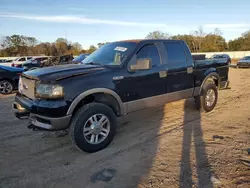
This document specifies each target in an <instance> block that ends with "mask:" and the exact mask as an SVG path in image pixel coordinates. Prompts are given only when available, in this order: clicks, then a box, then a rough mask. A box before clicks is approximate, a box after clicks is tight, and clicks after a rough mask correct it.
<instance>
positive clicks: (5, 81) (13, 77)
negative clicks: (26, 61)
mask: <svg viewBox="0 0 250 188" xmlns="http://www.w3.org/2000/svg"><path fill="white" fill-rule="evenodd" d="M22 72H23V69H20V68H15V67H7V66H1V65H0V93H1V94H10V93H12V91H13V90H15V89H17V88H18V80H19V76H20V74H21V73H22Z"/></svg>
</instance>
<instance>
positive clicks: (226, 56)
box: [210, 54, 231, 65]
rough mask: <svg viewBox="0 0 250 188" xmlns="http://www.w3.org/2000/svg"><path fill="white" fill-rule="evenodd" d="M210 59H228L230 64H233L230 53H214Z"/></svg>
mask: <svg viewBox="0 0 250 188" xmlns="http://www.w3.org/2000/svg"><path fill="white" fill-rule="evenodd" d="M210 59H227V62H228V65H231V57H230V56H229V55H228V54H214V55H213V56H212V57H211V58H210Z"/></svg>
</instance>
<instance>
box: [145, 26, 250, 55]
mask: <svg viewBox="0 0 250 188" xmlns="http://www.w3.org/2000/svg"><path fill="white" fill-rule="evenodd" d="M146 38H149V39H151V38H152V39H174V40H184V41H185V42H186V43H187V45H188V46H189V48H190V50H191V52H221V51H227V50H230V51H241V50H242V51H245V50H250V30H249V31H247V32H245V33H243V34H242V37H239V38H237V39H234V40H231V41H229V42H228V43H227V42H226V40H225V38H223V37H222V32H221V31H220V30H219V29H217V28H216V29H215V30H214V32H213V33H205V32H204V31H203V28H202V27H199V28H198V29H197V30H195V31H193V32H192V34H189V35H187V34H184V35H173V36H170V35H169V34H166V33H163V32H161V31H153V32H150V33H149V34H148V35H147V36H146Z"/></svg>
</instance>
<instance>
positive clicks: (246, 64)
mask: <svg viewBox="0 0 250 188" xmlns="http://www.w3.org/2000/svg"><path fill="white" fill-rule="evenodd" d="M236 68H250V56H245V57H244V58H242V59H240V60H239V61H238V62H237V64H236Z"/></svg>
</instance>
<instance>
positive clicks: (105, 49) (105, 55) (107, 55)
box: [82, 42, 137, 66]
mask: <svg viewBox="0 0 250 188" xmlns="http://www.w3.org/2000/svg"><path fill="white" fill-rule="evenodd" d="M136 45H137V43H135V42H114V43H109V44H105V45H104V46H102V47H101V48H99V49H98V50H96V51H95V52H93V53H92V54H90V55H89V56H88V57H87V58H86V59H84V60H83V61H82V63H83V64H86V63H96V64H101V65H113V66H119V65H121V64H122V62H123V61H124V60H125V58H126V57H127V56H128V55H129V54H130V53H131V52H132V51H133V50H134V49H135V47H136Z"/></svg>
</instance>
